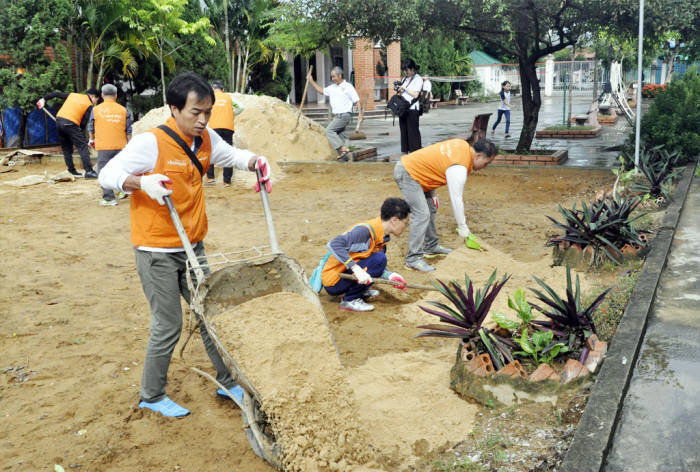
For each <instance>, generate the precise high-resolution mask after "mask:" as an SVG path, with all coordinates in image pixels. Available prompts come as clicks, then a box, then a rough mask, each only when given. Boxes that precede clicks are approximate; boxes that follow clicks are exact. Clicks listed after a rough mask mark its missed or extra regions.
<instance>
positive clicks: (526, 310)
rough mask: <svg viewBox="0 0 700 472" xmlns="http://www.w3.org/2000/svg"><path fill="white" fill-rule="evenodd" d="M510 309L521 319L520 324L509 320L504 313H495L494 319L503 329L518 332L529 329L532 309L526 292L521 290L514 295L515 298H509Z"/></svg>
mask: <svg viewBox="0 0 700 472" xmlns="http://www.w3.org/2000/svg"><path fill="white" fill-rule="evenodd" d="M508 307H509V308H510V309H512V310H514V311H515V314H516V315H517V317H518V318H520V322H518V321H515V320H511V319H510V318H507V317H506V315H504V314H503V313H498V312H497V313H494V315H493V319H494V321H495V322H496V324H498V326H500V327H501V328H503V329H507V330H508V331H512V332H516V331H523V330H526V329H527V326H528V325H529V324H530V321H531V320H532V317H533V316H532V307H531V306H530V304H529V303H528V302H527V300H525V291H524V290H523V289H522V288H519V289H518V290H516V291H515V293H514V294H513V298H510V297H508Z"/></svg>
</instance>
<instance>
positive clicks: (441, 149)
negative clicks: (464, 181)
mask: <svg viewBox="0 0 700 472" xmlns="http://www.w3.org/2000/svg"><path fill="white" fill-rule="evenodd" d="M401 164H402V165H403V167H404V169H406V172H408V174H409V175H410V176H411V177H413V180H415V181H416V182H418V183H419V184H420V186H421V187H423V191H425V192H429V191H431V190H435V189H436V188H438V187H442V186H443V185H446V184H447V177H445V172H447V169H448V168H449V167H450V166H453V165H460V166H464V167H466V168H467V173H471V172H472V169H473V167H474V150H473V149H472V147H471V146H470V145H469V143H468V142H466V141H465V140H463V139H448V140H447V141H442V142H439V143H435V144H431V145H430V146H426V147H424V148H422V149H419V150H417V151H414V152H412V153H410V154H408V155H406V156H403V157H402V158H401Z"/></svg>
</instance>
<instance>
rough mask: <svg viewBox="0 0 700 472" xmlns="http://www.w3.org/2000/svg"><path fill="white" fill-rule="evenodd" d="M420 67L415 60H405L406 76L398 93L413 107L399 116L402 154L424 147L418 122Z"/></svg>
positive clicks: (421, 83)
mask: <svg viewBox="0 0 700 472" xmlns="http://www.w3.org/2000/svg"><path fill="white" fill-rule="evenodd" d="M418 69H419V67H418V66H417V65H416V63H415V62H413V59H404V61H403V62H402V63H401V70H403V72H404V74H405V75H406V76H405V77H404V78H403V80H402V81H401V85H400V86H399V88H398V90H397V92H398V93H399V94H401V97H402V98H404V99H405V100H406V101H407V102H409V103H410V104H411V105H410V107H409V108H408V110H407V111H406V112H405V113H404V114H402V115H401V116H399V130H400V131H401V153H402V154H407V153H409V152H413V151H417V150H418V149H420V148H421V147H422V145H421V138H420V130H419V129H418V120H419V117H420V109H419V107H420V104H419V103H418V97H419V95H420V92H421V90H423V79H422V78H421V76H420V75H418Z"/></svg>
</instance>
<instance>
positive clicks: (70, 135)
mask: <svg viewBox="0 0 700 472" xmlns="http://www.w3.org/2000/svg"><path fill="white" fill-rule="evenodd" d="M52 98H62V99H65V102H63V105H61V108H60V109H59V110H58V113H56V131H58V139H59V140H60V141H61V150H62V151H63V160H64V161H65V163H66V167H67V168H68V172H70V173H71V174H73V175H74V176H75V177H83V175H82V174H81V173H80V172H78V171H77V170H75V165H74V164H73V147H74V146H75V148H76V149H77V150H78V153H79V154H80V160H81V161H83V169H84V170H85V178H86V179H96V178H97V174H96V173H95V171H94V170H93V168H92V163H91V162H90V150H89V149H88V142H87V139H85V133H84V131H83V130H84V129H85V125H87V121H88V118H89V117H90V111H91V110H92V106H93V105H94V104H95V103H97V100H98V99H99V92H98V91H97V89H94V88H90V89H89V90H88V91H87V92H85V93H63V92H51V93H50V94H48V95H46V96H45V97H43V98H40V99H39V100H38V101H37V102H36V106H37V108H39V109H42V108H44V105H45V104H46V101H47V100H51V99H52Z"/></svg>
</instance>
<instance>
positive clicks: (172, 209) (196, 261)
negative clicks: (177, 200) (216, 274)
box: [163, 195, 204, 285]
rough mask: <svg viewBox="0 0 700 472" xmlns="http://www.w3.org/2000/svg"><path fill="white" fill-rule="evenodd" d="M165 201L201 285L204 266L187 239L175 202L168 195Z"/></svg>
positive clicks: (164, 198)
mask: <svg viewBox="0 0 700 472" xmlns="http://www.w3.org/2000/svg"><path fill="white" fill-rule="evenodd" d="M163 200H164V201H165V204H166V205H167V207H168V211H169V212H170V218H171V219H172V220H173V225H175V229H176V230H177V235H178V236H180V241H182V247H183V248H185V254H186V255H187V260H188V261H189V263H190V266H192V270H193V271H194V276H195V277H196V279H197V285H199V284H201V283H202V282H204V271H203V270H202V266H201V265H200V264H199V259H197V255H196V254H195V253H194V249H193V248H192V243H190V240H189V238H188V237H187V233H186V232H185V227H184V226H182V221H180V215H178V214H177V210H176V209H175V205H173V200H172V199H171V198H170V195H166V196H165V197H163Z"/></svg>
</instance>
